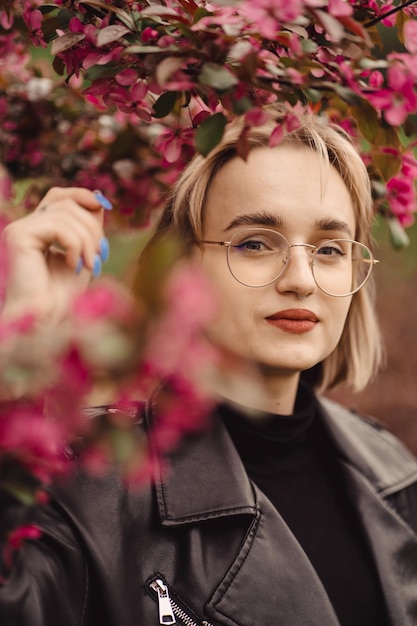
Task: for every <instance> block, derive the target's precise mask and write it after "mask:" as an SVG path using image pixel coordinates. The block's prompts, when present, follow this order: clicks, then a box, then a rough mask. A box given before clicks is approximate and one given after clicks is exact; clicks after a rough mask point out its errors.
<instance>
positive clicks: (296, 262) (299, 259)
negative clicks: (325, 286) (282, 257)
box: [276, 245, 317, 295]
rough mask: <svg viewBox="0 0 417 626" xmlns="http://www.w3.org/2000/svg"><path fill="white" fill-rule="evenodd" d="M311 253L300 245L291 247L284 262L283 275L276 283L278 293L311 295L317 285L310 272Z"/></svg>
mask: <svg viewBox="0 0 417 626" xmlns="http://www.w3.org/2000/svg"><path fill="white" fill-rule="evenodd" d="M311 262H312V253H311V250H310V249H309V248H306V247H304V246H302V245H300V246H297V245H296V246H293V247H292V248H291V250H290V251H289V254H288V258H287V260H286V262H285V265H286V267H285V270H284V273H283V274H281V276H280V277H279V278H278V279H277V281H276V288H277V290H278V291H279V292H280V293H286V292H294V293H296V294H299V295H307V294H310V293H313V292H314V291H315V290H316V288H317V285H316V283H315V280H314V276H313V272H312V266H311Z"/></svg>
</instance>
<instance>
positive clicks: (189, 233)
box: [139, 109, 382, 391]
mask: <svg viewBox="0 0 417 626" xmlns="http://www.w3.org/2000/svg"><path fill="white" fill-rule="evenodd" d="M281 116H282V111H281V110H279V109H275V110H273V111H272V115H271V117H270V119H269V120H268V122H266V123H265V124H263V125H261V126H258V127H253V128H251V129H250V131H249V132H248V133H247V141H248V146H249V148H250V149H254V148H257V147H265V146H268V145H269V141H270V137H271V133H272V130H273V129H274V128H275V127H276V125H277V122H278V121H279V119H280V118H281ZM242 129H243V120H242V119H237V120H235V121H234V122H233V123H232V124H230V126H229V127H228V128H227V129H226V131H225V134H224V136H223V139H222V141H221V142H220V143H219V144H218V145H217V146H216V147H215V148H214V149H213V150H212V151H211V152H210V153H209V155H208V156H207V157H203V156H200V155H199V156H196V157H195V158H194V159H193V160H192V161H191V162H190V164H189V165H188V166H187V167H186V168H185V170H184V171H183V173H182V174H181V176H180V177H179V179H178V181H177V182H176V184H175V185H174V186H173V188H172V190H171V194H170V197H169V201H168V203H167V205H166V208H165V210H164V211H163V213H162V216H161V219H160V221H159V224H158V226H157V228H156V231H155V233H154V235H153V236H152V238H151V239H150V241H149V242H148V244H147V246H146V248H145V250H144V252H143V254H142V257H141V259H143V260H144V261H145V262H144V264H143V266H142V270H139V271H146V269H145V266H146V257H147V256H148V254H149V252H150V250H152V249H153V248H154V246H155V245H156V243H157V242H158V241H159V240H160V239H161V238H163V237H165V236H167V235H174V236H177V237H178V238H179V239H180V240H181V241H183V242H184V244H185V246H190V245H191V244H193V243H196V242H198V241H199V240H200V239H202V238H203V224H204V211H205V205H206V200H207V195H208V192H209V189H210V185H211V183H212V181H213V180H214V178H215V176H216V174H217V172H218V171H219V170H220V169H221V168H222V167H223V166H224V165H225V164H226V163H227V162H228V161H230V160H231V159H233V158H235V157H236V156H237V155H238V145H239V138H240V136H241V132H242ZM279 145H280V146H284V145H291V146H294V147H295V146H300V147H308V148H310V149H312V150H314V151H315V152H317V153H318V154H319V155H320V158H321V159H322V163H323V165H324V167H325V168H326V167H327V168H328V167H330V166H333V167H335V168H336V170H337V171H338V173H339V175H340V176H341V178H342V180H343V181H344V183H345V185H346V187H347V189H348V191H349V193H350V196H351V199H352V204H353V208H354V211H355V220H356V232H355V237H356V239H357V240H358V241H361V242H362V243H364V244H366V245H368V246H371V245H372V241H371V225H372V221H373V203H372V197H371V187H370V180H369V176H368V173H367V170H366V167H365V165H364V163H363V161H362V159H361V158H360V156H359V154H358V152H357V150H356V148H355V147H354V145H353V144H352V142H351V140H350V138H349V136H348V135H347V134H346V133H344V132H343V131H342V130H341V129H340V128H338V127H337V128H336V127H334V126H332V125H329V124H326V123H324V122H322V121H320V120H319V119H318V118H317V117H316V116H313V115H306V116H305V117H304V118H303V119H301V120H300V126H299V127H298V128H296V129H295V130H292V131H289V132H286V133H284V136H283V138H282V140H281V142H280V144H279ZM225 271H226V270H225ZM381 361H382V341H381V337H380V332H379V327H378V323H377V319H376V311H375V308H374V285H373V280H372V277H371V278H370V279H369V280H368V282H367V284H366V285H365V286H364V287H363V288H362V289H361V290H360V291H359V292H357V293H355V294H354V295H353V296H352V302H351V306H350V309H349V313H348V316H347V320H346V323H345V326H344V330H343V333H342V336H341V338H340V341H339V343H338V345H337V347H336V348H335V349H334V350H333V352H332V353H331V354H330V355H329V356H328V357H327V358H326V359H324V360H323V361H322V362H321V363H319V364H318V365H316V366H315V367H314V368H312V370H309V371H308V372H306V373H305V376H306V378H309V379H310V382H311V383H312V384H313V385H314V386H315V387H317V388H319V390H320V391H325V390H328V389H330V388H332V387H334V386H336V385H337V384H339V383H346V384H347V385H348V386H350V387H351V388H353V389H354V390H355V391H359V390H360V389H362V388H363V387H365V385H366V384H367V383H368V382H369V381H370V380H371V379H372V378H373V377H374V375H375V374H376V372H377V370H378V368H379V367H380V365H381Z"/></svg>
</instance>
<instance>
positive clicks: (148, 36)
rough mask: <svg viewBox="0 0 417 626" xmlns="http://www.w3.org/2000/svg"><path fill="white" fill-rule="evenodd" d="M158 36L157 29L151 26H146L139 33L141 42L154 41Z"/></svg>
mask: <svg viewBox="0 0 417 626" xmlns="http://www.w3.org/2000/svg"><path fill="white" fill-rule="evenodd" d="M158 37H159V33H158V31H157V30H156V29H155V28H151V27H150V26H147V27H146V28H144V29H143V31H142V33H141V38H142V41H143V43H151V42H154V41H156V40H157V39H158Z"/></svg>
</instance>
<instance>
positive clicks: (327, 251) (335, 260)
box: [199, 228, 379, 298]
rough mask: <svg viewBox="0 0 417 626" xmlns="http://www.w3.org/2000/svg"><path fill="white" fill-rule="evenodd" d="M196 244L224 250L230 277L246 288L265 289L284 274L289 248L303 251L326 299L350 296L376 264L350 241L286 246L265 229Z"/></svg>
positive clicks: (362, 247) (368, 253) (366, 251)
mask: <svg viewBox="0 0 417 626" xmlns="http://www.w3.org/2000/svg"><path fill="white" fill-rule="evenodd" d="M199 243H204V244H216V245H219V246H225V247H226V248H227V264H228V266H229V270H230V272H231V274H232V276H233V277H234V278H235V279H236V280H237V281H238V282H239V283H241V284H242V285H246V286H247V287H265V286H266V285H269V284H271V283H273V282H275V281H276V280H278V278H280V276H282V275H283V274H284V272H285V271H286V269H287V268H288V266H289V264H290V261H291V248H296V247H300V246H303V247H305V248H307V254H308V256H309V262H310V266H311V271H312V273H313V278H314V281H315V283H316V285H317V287H318V288H319V289H320V290H321V291H323V292H324V293H326V294H327V295H329V296H334V297H336V298H341V297H345V296H351V295H352V294H354V293H356V292H357V291H359V289H361V288H362V287H363V286H364V284H365V283H366V281H367V280H368V278H369V276H370V275H371V272H372V268H373V266H374V265H376V264H377V263H378V262H379V261H377V260H376V259H375V258H374V256H373V254H372V252H371V251H370V249H369V248H368V247H367V246H365V245H364V244H363V243H359V241H353V240H352V239H329V240H327V241H323V243H320V244H319V245H318V246H314V245H313V244H309V243H293V244H290V243H289V242H288V241H287V239H286V238H285V237H284V235H281V233H278V232H277V231H275V230H270V229H269V228H245V229H243V230H240V231H238V232H236V233H234V235H233V236H232V237H231V238H230V241H211V240H207V239H203V240H201V241H199Z"/></svg>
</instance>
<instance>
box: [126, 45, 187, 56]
mask: <svg viewBox="0 0 417 626" xmlns="http://www.w3.org/2000/svg"><path fill="white" fill-rule="evenodd" d="M176 49H177V48H175V47H174V46H171V47H168V48H160V47H159V46H145V45H141V44H137V45H136V44H135V45H133V46H128V47H127V48H126V50H125V52H126V53H127V54H150V53H152V54H155V53H157V52H159V53H160V52H166V51H167V50H168V51H169V50H176Z"/></svg>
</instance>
